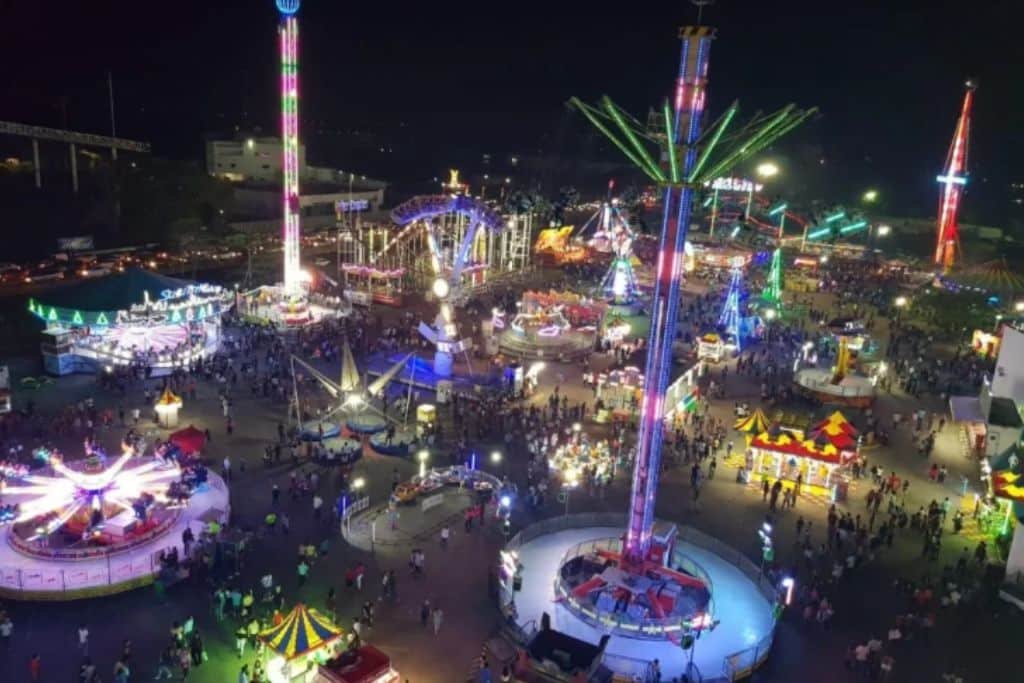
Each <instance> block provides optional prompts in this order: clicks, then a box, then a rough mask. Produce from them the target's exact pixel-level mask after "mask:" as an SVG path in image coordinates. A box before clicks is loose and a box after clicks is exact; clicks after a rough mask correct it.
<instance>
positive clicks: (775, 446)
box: [750, 430, 840, 464]
mask: <svg viewBox="0 0 1024 683" xmlns="http://www.w3.org/2000/svg"><path fill="white" fill-rule="evenodd" d="M750 446H751V447H752V448H760V449H762V450H766V451H775V452H778V453H785V454H786V455H792V456H796V457H800V458H811V459H813V460H820V461H822V462H827V463H835V464H838V463H839V462H840V449H839V448H836V447H835V446H833V445H832V444H831V443H827V442H826V443H825V444H824V445H822V444H819V443H817V442H816V441H814V440H813V439H802V438H800V435H799V433H798V432H789V431H785V430H781V431H779V432H778V433H776V434H773V433H772V432H762V433H760V434H758V435H757V436H756V437H754V439H753V440H752V441H751V442H750Z"/></svg>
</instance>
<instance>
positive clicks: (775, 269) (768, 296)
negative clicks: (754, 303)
mask: <svg viewBox="0 0 1024 683" xmlns="http://www.w3.org/2000/svg"><path fill="white" fill-rule="evenodd" d="M761 296H762V298H763V299H765V300H766V301H771V302H774V303H779V302H780V301H781V299H782V250H781V249H776V250H775V252H774V253H773V254H772V265H771V268H770V269H769V270H768V279H767V282H766V283H765V289H764V293H763V294H762V295H761Z"/></svg>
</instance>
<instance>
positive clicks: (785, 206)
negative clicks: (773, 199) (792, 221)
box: [768, 204, 789, 216]
mask: <svg viewBox="0 0 1024 683" xmlns="http://www.w3.org/2000/svg"><path fill="white" fill-rule="evenodd" d="M788 208H789V204H779V205H778V206H777V207H775V208H774V209H772V210H771V211H769V212H768V215H769V216H774V215H776V214H780V213H782V212H783V211H785V210H786V209H788Z"/></svg>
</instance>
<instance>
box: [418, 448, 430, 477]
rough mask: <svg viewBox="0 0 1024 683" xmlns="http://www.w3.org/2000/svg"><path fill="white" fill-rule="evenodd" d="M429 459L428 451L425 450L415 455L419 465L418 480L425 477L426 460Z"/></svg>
mask: <svg viewBox="0 0 1024 683" xmlns="http://www.w3.org/2000/svg"><path fill="white" fill-rule="evenodd" d="M429 458H430V451H428V450H427V449H425V448H424V449H423V450H421V451H420V452H419V453H417V454H416V459H417V460H418V461H419V463H420V479H423V478H424V477H425V476H427V460H428V459H429Z"/></svg>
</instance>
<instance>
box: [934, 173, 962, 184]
mask: <svg viewBox="0 0 1024 683" xmlns="http://www.w3.org/2000/svg"><path fill="white" fill-rule="evenodd" d="M935 179H936V180H938V181H939V182H940V183H949V184H953V185H966V184H967V178H966V177H965V176H956V175H937V176H935Z"/></svg>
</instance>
